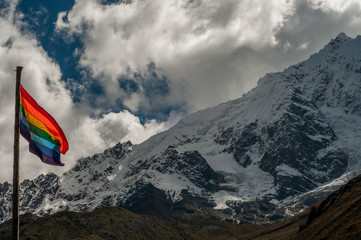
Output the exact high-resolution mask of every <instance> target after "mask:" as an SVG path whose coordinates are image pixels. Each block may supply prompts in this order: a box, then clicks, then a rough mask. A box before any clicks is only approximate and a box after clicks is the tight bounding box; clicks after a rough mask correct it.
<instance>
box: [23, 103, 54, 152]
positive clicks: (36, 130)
mask: <svg viewBox="0 0 361 240" xmlns="http://www.w3.org/2000/svg"><path fill="white" fill-rule="evenodd" d="M20 111H21V113H22V115H23V116H24V118H25V112H24V108H23V106H22V105H20ZM27 124H28V126H29V130H30V132H32V133H33V134H35V135H37V136H39V137H41V138H44V139H46V140H48V141H49V142H52V143H54V144H57V145H60V142H59V140H54V139H52V138H51V136H50V135H49V134H48V133H47V132H45V131H43V130H42V129H40V128H38V127H36V126H34V125H33V124H31V123H29V122H28V121H27Z"/></svg>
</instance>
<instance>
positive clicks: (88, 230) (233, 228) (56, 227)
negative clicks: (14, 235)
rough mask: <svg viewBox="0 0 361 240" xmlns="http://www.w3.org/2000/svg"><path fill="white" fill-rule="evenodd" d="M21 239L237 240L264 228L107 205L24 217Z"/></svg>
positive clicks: (7, 234)
mask: <svg viewBox="0 0 361 240" xmlns="http://www.w3.org/2000/svg"><path fill="white" fill-rule="evenodd" d="M20 219H21V227H20V230H21V231H20V238H21V239H37V240H41V239H52V240H57V239H59V240H63V239H78V240H80V239H87V240H89V239H94V240H95V239H97V240H102V239H104V240H105V239H117V240H120V239H131V240H134V239H174V240H177V239H182V240H183V239H205V238H206V239H236V238H237V236H240V235H242V234H245V233H249V232H252V231H254V230H256V229H259V228H262V227H260V226H256V225H254V224H248V225H242V226H240V225H236V224H232V223H228V222H221V221H216V220H210V219H204V220H178V221H174V222H167V221H162V220H160V219H158V218H157V217H151V216H146V215H137V214H134V213H132V212H129V211H127V210H125V209H122V208H117V207H105V208H100V209H96V210H95V211H93V212H88V213H76V212H67V211H65V212H60V213H57V214H54V215H51V216H47V217H43V218H40V217H37V216H35V215H31V214H27V215H23V216H21V218H20ZM11 224H12V223H11V221H8V222H5V223H3V224H1V225H0V240H8V239H11V227H12V225H11Z"/></svg>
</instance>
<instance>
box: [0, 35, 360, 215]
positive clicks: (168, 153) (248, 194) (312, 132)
mask: <svg viewBox="0 0 361 240" xmlns="http://www.w3.org/2000/svg"><path fill="white" fill-rule="evenodd" d="M360 53H361V36H358V37H357V38H356V39H352V38H349V37H347V36H346V35H345V34H343V33H341V34H339V35H338V36H337V37H336V38H335V39H333V40H332V41H331V42H330V43H329V44H327V45H326V46H325V48H324V49H322V50H321V51H319V52H318V53H316V54H314V55H312V56H311V57H310V58H309V59H307V60H305V61H303V62H301V63H299V64H296V65H293V66H290V67H289V68H287V69H285V70H284V71H283V72H280V73H272V74H267V75H266V76H265V77H263V78H262V79H260V80H259V82H258V85H257V87H256V88H254V89H253V90H251V91H250V92H248V93H247V94H245V95H244V96H242V97H241V98H239V99H236V100H233V101H229V102H227V103H223V104H221V105H218V106H215V107H212V108H208V109H205V110H202V111H199V112H197V113H194V114H191V115H189V116H187V117H185V118H183V119H182V120H181V121H180V122H179V123H178V124H176V125H175V126H174V127H172V128H171V129H169V130H167V131H165V132H163V133H159V134H157V135H155V136H153V137H151V138H150V139H148V140H147V141H145V142H143V143H142V144H139V145H134V146H132V144H131V143H130V142H127V143H124V144H117V145H116V146H114V147H113V148H110V149H107V150H105V152H104V153H101V154H96V155H94V156H92V157H88V158H84V159H80V160H79V161H78V162H77V164H76V166H74V167H73V168H72V169H71V170H69V171H68V172H66V173H64V174H63V175H62V176H60V177H58V176H56V175H54V174H48V175H45V176H44V175H41V176H39V177H38V178H36V179H34V180H31V181H30V180H25V181H24V182H23V183H22V184H21V205H20V208H21V211H22V212H28V211H30V212H35V213H37V214H38V215H46V214H51V213H54V212H57V211H62V210H68V209H70V210H75V211H88V210H92V209H95V208H98V207H101V206H108V205H112V206H123V207H126V208H128V209H131V210H133V211H135V212H140V213H146V214H156V215H160V216H161V217H164V218H173V217H177V216H187V217H199V216H201V217H202V216H203V217H204V216H208V217H209V216H212V217H219V218H231V219H238V220H241V221H253V222H261V221H275V220H278V219H280V218H282V217H284V216H286V215H289V214H292V213H293V212H297V211H299V210H300V209H302V208H303V207H305V206H309V205H310V204H312V203H314V202H315V201H318V200H321V199H322V198H323V197H325V196H327V194H329V193H330V192H331V191H334V190H335V189H336V188H337V187H338V186H340V185H341V184H343V183H345V182H346V181H347V180H348V179H350V178H352V177H353V176H355V175H356V174H358V173H359V172H360V169H361V166H360V164H361V161H360V156H361V142H360V141H359V139H360V137H361V54H360ZM11 190H12V189H11V184H9V183H3V184H1V185H0V202H1V205H0V206H1V207H0V219H1V220H2V221H4V220H6V219H8V218H10V215H11V211H10V210H11V200H10V199H11Z"/></svg>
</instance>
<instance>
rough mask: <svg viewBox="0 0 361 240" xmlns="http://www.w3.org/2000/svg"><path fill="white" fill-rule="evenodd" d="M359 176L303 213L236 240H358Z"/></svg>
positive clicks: (360, 210) (359, 230)
mask: <svg viewBox="0 0 361 240" xmlns="http://www.w3.org/2000/svg"><path fill="white" fill-rule="evenodd" d="M360 214H361V175H360V176H358V177H356V178H354V179H352V180H351V181H349V182H348V183H347V184H345V185H344V186H342V187H341V188H340V189H339V190H337V191H336V192H334V193H332V194H331V195H330V196H328V197H327V198H326V199H325V200H324V201H322V202H319V203H317V204H315V205H313V206H312V207H310V208H309V209H307V210H305V211H304V212H302V213H300V214H298V215H296V216H294V217H291V218H289V219H287V220H285V221H282V222H280V223H278V224H274V225H271V226H269V227H267V228H266V229H264V230H262V231H259V232H257V233H252V234H248V235H246V236H242V237H241V238H240V239H244V240H245V239H263V240H266V239H280V240H282V239H290V238H292V239H295V240H297V239H302V240H307V239H310V240H311V239H335V240H336V239H337V240H338V239H359V238H360V234H361V220H360Z"/></svg>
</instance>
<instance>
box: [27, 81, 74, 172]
mask: <svg viewBox="0 0 361 240" xmlns="http://www.w3.org/2000/svg"><path fill="white" fill-rule="evenodd" d="M20 133H21V135H22V136H23V137H24V138H25V139H26V140H27V141H28V142H29V150H30V152H31V153H33V154H35V155H37V156H38V157H39V158H40V159H41V161H43V162H44V163H47V164H51V165H57V166H64V164H63V163H62V162H60V153H62V154H65V153H66V152H67V151H68V149H69V145H68V141H67V140H66V137H65V135H64V133H63V130H62V129H61V128H60V127H59V125H58V123H57V122H56V121H55V120H54V118H53V117H52V116H50V114H49V113H47V112H46V111H45V110H44V109H43V108H42V107H40V106H39V105H38V103H37V102H36V101H35V100H34V99H33V98H32V97H31V96H30V95H29V93H28V92H27V91H25V89H24V88H23V86H20Z"/></svg>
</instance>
